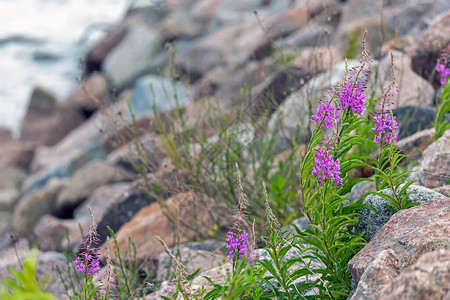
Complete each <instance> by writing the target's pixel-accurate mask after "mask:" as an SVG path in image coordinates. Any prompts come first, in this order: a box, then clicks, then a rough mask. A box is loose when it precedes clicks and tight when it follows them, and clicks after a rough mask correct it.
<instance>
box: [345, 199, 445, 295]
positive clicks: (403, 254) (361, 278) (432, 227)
mask: <svg viewBox="0 0 450 300" xmlns="http://www.w3.org/2000/svg"><path fill="white" fill-rule="evenodd" d="M449 215H450V200H449V199H438V200H434V201H431V202H429V203H426V204H422V205H419V206H416V207H412V208H409V209H406V210H402V211H399V212H397V213H396V214H394V215H393V216H392V218H391V219H390V220H389V222H387V223H386V224H385V225H384V226H383V227H382V228H381V229H380V230H379V231H378V232H377V233H376V234H375V236H374V237H373V238H372V239H371V240H370V242H369V243H368V244H367V245H366V246H365V247H364V248H363V249H362V250H361V251H360V252H358V253H357V254H356V255H355V256H354V257H353V258H352V259H351V260H350V262H349V264H348V267H349V270H350V273H351V275H352V277H353V279H354V280H355V282H356V283H357V284H358V285H357V288H356V291H355V293H354V295H353V296H352V298H351V299H353V300H356V299H375V298H376V296H377V295H378V294H379V293H380V291H381V289H382V288H383V287H384V285H386V284H388V283H390V282H392V281H393V280H394V279H395V278H396V277H397V275H398V273H399V271H401V270H403V269H405V268H406V267H408V266H410V265H411V264H413V263H415V262H416V261H417V258H418V257H419V256H421V255H422V254H424V253H426V252H429V251H434V250H438V249H448V248H450V236H449V234H448V233H449V232H450V222H449V221H448V220H449ZM380 278H383V280H380Z"/></svg>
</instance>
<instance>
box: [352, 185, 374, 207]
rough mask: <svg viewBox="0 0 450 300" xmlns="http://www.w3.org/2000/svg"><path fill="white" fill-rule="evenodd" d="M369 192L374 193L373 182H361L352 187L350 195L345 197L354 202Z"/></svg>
mask: <svg viewBox="0 0 450 300" xmlns="http://www.w3.org/2000/svg"><path fill="white" fill-rule="evenodd" d="M370 191H375V182H373V181H361V182H358V183H357V184H355V186H353V188H352V190H351V191H350V193H348V194H347V196H348V197H349V198H350V199H352V200H353V201H354V202H356V201H358V200H359V199H360V198H361V197H362V196H364V195H365V194H366V193H368V192H370Z"/></svg>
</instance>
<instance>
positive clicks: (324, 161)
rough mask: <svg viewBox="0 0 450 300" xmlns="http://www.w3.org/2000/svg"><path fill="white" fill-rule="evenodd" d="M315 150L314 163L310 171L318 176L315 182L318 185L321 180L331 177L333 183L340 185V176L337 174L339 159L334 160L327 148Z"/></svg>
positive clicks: (338, 171) (339, 170) (339, 169)
mask: <svg viewBox="0 0 450 300" xmlns="http://www.w3.org/2000/svg"><path fill="white" fill-rule="evenodd" d="M316 151H317V152H316V158H315V159H314V162H315V163H316V165H315V166H314V168H313V171H312V173H313V174H314V175H315V176H318V178H317V183H318V184H319V185H320V184H322V181H323V180H325V179H327V178H333V181H334V183H336V184H338V185H342V178H341V177H340V176H339V175H340V174H341V167H340V163H339V159H336V160H334V159H333V157H332V156H331V155H330V154H329V153H328V151H327V149H324V148H320V149H317V150H316Z"/></svg>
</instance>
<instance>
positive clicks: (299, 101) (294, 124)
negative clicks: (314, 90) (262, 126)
mask: <svg viewBox="0 0 450 300" xmlns="http://www.w3.org/2000/svg"><path fill="white" fill-rule="evenodd" d="M303 96H304V95H303V94H302V92H300V91H297V92H294V93H292V94H291V95H289V97H288V98H287V99H286V100H284V102H283V103H282V104H281V105H280V107H279V108H278V109H277V110H276V111H275V112H274V113H273V114H272V116H271V117H270V120H269V132H270V133H272V135H271V136H273V134H275V145H274V153H275V154H278V153H280V152H282V151H284V150H286V149H288V148H289V145H290V144H291V143H293V142H294V141H295V142H296V143H297V144H301V143H304V142H305V141H306V140H307V138H308V136H309V132H308V125H309V119H310V108H309V106H310V104H309V103H308V99H307V98H305V97H303Z"/></svg>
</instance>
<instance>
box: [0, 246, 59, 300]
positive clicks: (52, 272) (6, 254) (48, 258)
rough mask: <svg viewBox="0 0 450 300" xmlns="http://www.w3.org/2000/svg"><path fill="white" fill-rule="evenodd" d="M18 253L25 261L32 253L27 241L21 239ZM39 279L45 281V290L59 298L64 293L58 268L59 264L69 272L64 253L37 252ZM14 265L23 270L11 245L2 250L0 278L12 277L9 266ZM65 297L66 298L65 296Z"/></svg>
mask: <svg viewBox="0 0 450 300" xmlns="http://www.w3.org/2000/svg"><path fill="white" fill-rule="evenodd" d="M17 253H18V255H19V258H20V260H21V261H22V262H23V261H24V259H25V258H26V256H27V255H28V254H29V253H30V249H29V247H28V245H26V242H24V241H20V242H19V243H18V245H17ZM37 260H38V261H37V269H36V274H37V279H38V281H39V282H45V291H47V292H50V293H52V294H53V295H55V296H56V297H58V299H62V298H60V297H61V295H63V294H64V292H65V289H64V285H63V284H62V282H61V279H60V277H59V273H58V271H57V269H56V265H58V266H59V267H60V269H61V272H62V273H63V274H65V273H66V272H67V262H66V258H65V256H64V255H63V254H62V253H57V252H52V251H50V252H41V251H38V252H37ZM10 267H13V268H16V269H18V270H21V266H20V263H19V261H18V258H17V255H16V250H15V249H14V248H13V247H11V248H8V249H6V250H4V251H2V255H1V257H0V280H1V281H3V279H4V278H5V277H10V276H11V274H10V272H9V268H10ZM63 299H65V298H63Z"/></svg>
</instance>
